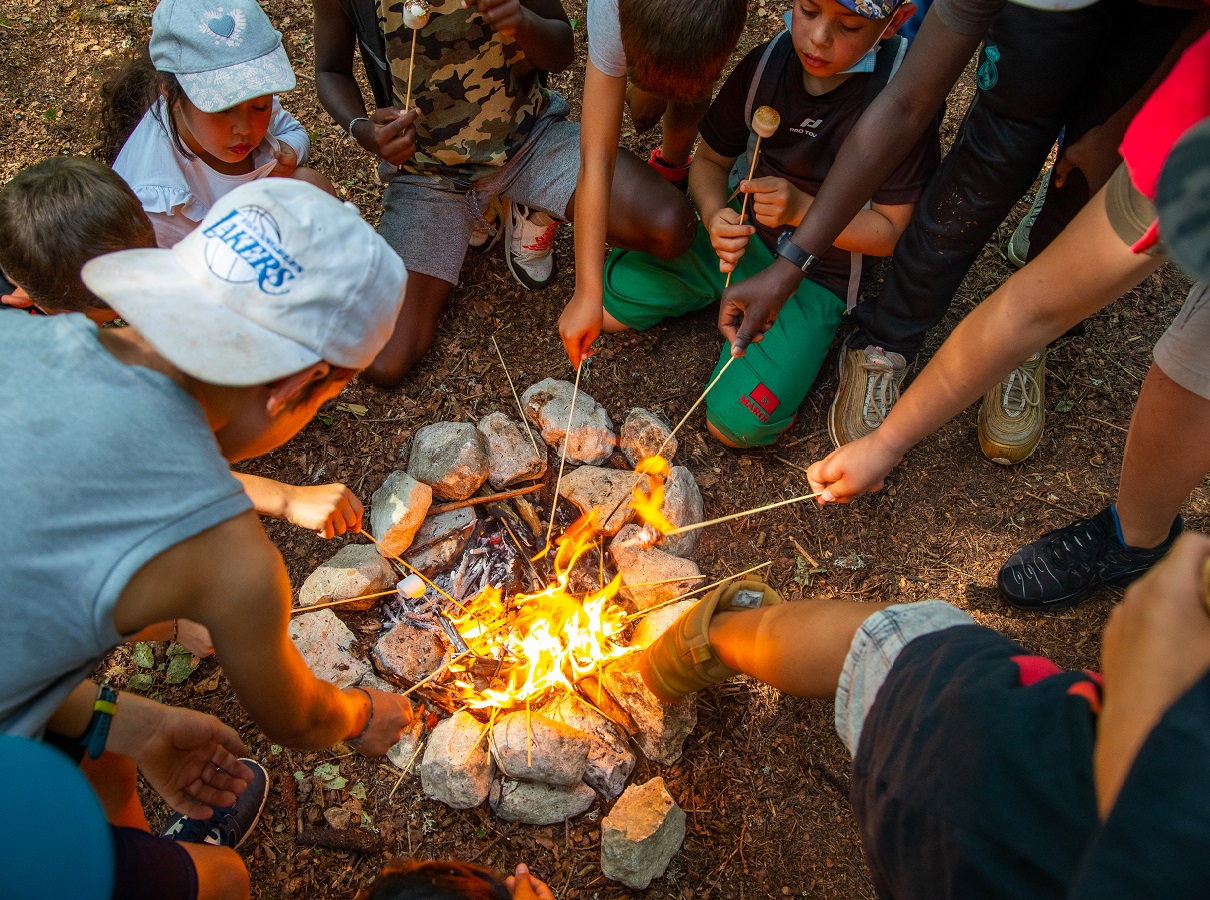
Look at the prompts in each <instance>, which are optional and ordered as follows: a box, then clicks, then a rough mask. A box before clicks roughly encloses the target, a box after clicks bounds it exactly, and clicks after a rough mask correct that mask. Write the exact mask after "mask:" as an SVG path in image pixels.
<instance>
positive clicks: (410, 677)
mask: <svg viewBox="0 0 1210 900" xmlns="http://www.w3.org/2000/svg"><path fill="white" fill-rule="evenodd" d="M445 659H446V652H445V645H444V644H443V643H441V639H440V638H439V637H437V635H436V633H435V632H432V631H425V630H424V629H423V628H417V627H416V626H415V625H411V624H409V623H408V622H400V623H399V624H398V625H396V626H395V627H394V628H392V629H391V630H390V631H388V632H387V633H386V634H384V635H383V636H382V637H380V638H379V639H378V643H377V644H375V645H374V663H375V664H376V665H377V666H378V669H379V671H380V672H382V673H383V674H384V675H386V676H387V677H389V678H399V679H401V680H403V681H406V682H408V683H410V684H415V683H416V682H417V681H420V680H422V679H424V678H427V677H428V676H429V675H432V674H433V673H434V672H436V671H437V670H438V669H440V668H441V667H442V665H444V664H445Z"/></svg>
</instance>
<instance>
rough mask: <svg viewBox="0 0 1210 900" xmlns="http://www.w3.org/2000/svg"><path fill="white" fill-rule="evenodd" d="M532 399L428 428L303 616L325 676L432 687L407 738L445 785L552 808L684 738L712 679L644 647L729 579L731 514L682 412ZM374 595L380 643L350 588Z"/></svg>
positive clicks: (565, 397)
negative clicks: (689, 450)
mask: <svg viewBox="0 0 1210 900" xmlns="http://www.w3.org/2000/svg"><path fill="white" fill-rule="evenodd" d="M517 400H518V407H519V408H520V409H521V411H522V413H523V417H524V418H523V420H522V421H518V420H516V419H513V418H511V417H509V416H507V415H505V414H504V413H501V412H496V413H492V414H490V415H489V416H487V417H485V418H484V419H483V420H482V421H480V422H479V423H477V424H470V423H460V422H444V423H436V424H433V425H428V426H425V427H424V428H421V429H420V430H419V431H417V433H416V435H415V436H414V437H413V440H412V446H411V450H410V456H409V460H408V466H407V471H406V472H405V471H397V472H394V473H392V474H391V475H390V476H389V477H388V478H387V480H386V482H385V483H384V484H383V485H382V487H381V488H380V489H379V490H378V491H376V492H375V494H374V496H373V499H372V502H371V511H370V516H369V522H368V525H369V527H368V528H367V529H365V531H364V533H365V534H366V536H367V537H368V538H369V540H370V541H371V543H369V544H350V545H347V546H346V547H344V548H343V549H342V550H341V551H340V552H339V553H338V554H337V555H336V556H335V557H333V558H332V559H331V560H329V561H328V562H327V563H325V564H324V565H323V566H321V567H320V568H319V569H317V570H316V571H315V572H314V573H313V574H312V576H311V577H310V578H308V580H307V583H306V584H304V585H303V587H302V590H301V591H300V595H299V602H300V608H299V609H297V610H295V612H296V613H299V615H297V616H295V617H294V619H293V620H292V623H291V636H292V637H293V638H294V641H295V644H296V645H297V646H298V647H299V650H300V652H301V653H302V654H303V657H304V659H306V660H307V662H308V664H309V665H310V666H311V668H312V669H313V670H314V671H316V673H317V674H319V675H320V676H321V677H324V678H326V679H328V680H330V681H334V682H335V683H337V684H339V685H341V686H346V685H352V684H362V685H368V686H372V687H376V688H379V689H380V690H390V691H395V692H399V693H403V694H408V695H411V697H412V699H413V701H415V702H419V703H420V704H422V705H424V706H427V707H428V709H429V711H430V715H429V716H427V717H423V716H422V717H418V721H417V724H416V726H415V728H414V730H413V731H412V732H411V733H409V734H405V735H404V737H403V739H402V740H401V741H400V742H399V744H398V745H396V747H394V748H392V751H391V753H390V754H389V758H390V759H391V761H392V762H393V763H394V764H395V765H397V766H398V767H399V768H400V769H402V770H403V771H404V772H405V773H406V772H410V771H413V770H414V769H417V768H418V769H419V773H420V776H421V785H422V788H423V790H424V792H425V794H427V795H428V796H429V797H431V798H433V799H435V800H439V801H441V802H443V803H445V804H447V805H449V806H451V807H454V808H470V807H474V806H478V805H480V804H482V803H483V802H484V801H485V800H487V801H488V802H490V805H491V808H492V810H493V811H494V812H495V814H496V815H497V816H500V817H501V818H504V819H508V820H511V821H519V822H525V823H529V824H542V825H545V824H551V823H555V822H559V821H564V820H566V819H570V818H574V817H576V816H578V815H581V814H583V813H585V812H587V811H588V810H589V809H590V808H591V807H592V806H593V805H594V804H595V803H597V802H598V801H599V800H600V799H603V800H604V801H606V802H612V801H615V800H617V799H618V798H619V797H620V796H621V795H622V794H623V792H624V791H626V790H627V783H628V781H629V779H630V776H631V774H632V772H633V771H634V769H635V767H636V765H637V762H638V756H637V753H636V751H637V752H638V753H641V754H642V755H643V756H645V757H646V758H647V759H648V760H649V761H650V762H651V763H653V764H655V765H671V764H672V763H674V762H676V761H677V760H678V759H679V758H680V755H681V750H682V747H683V744H684V741H685V740H686V738H687V737H688V736H689V734H690V733H691V732H692V730H693V728H694V727H695V726H696V723H697V712H696V699H695V698H694V697H688V698H685V699H684V700H681V701H678V702H677V703H674V704H671V705H669V704H665V703H663V702H661V701H660V700H659V699H658V698H656V697H655V696H654V695H653V694H651V692H650V691H649V690H648V689H647V688H646V686H645V684H644V683H643V681H642V678H641V676H640V674H639V670H638V666H637V660H638V653H637V651H639V650H641V649H643V648H644V647H646V646H649V645H650V643H651V642H652V641H653V640H655V638H656V637H658V635H659V634H660V633H662V632H663V630H665V629H666V628H668V627H669V626H670V625H671V623H672V622H673V621H675V619H676V618H677V617H678V616H679V615H680V614H681V613H682V612H683V611H684V609H685V608H686V607H687V606H688V605H690V604H691V603H693V602H695V598H696V596H697V595H699V594H701V593H702V592H704V591H707V590H709V589H710V588H712V587H714V586H715V585H716V584H718V583H721V582H719V581H714V582H709V583H707V581H708V580H707V578H706V577H705V576H704V575H703V574H702V573H701V571H700V570H699V569H698V567H697V565H696V563H694V562H693V560H692V558H691V557H692V556H693V553H694V551H695V548H696V539H697V535H698V531H697V530H698V529H700V528H701V527H702V526H704V525H709V524H712V522H714V521H721V520H710V521H703V519H704V515H703V513H704V510H703V504H702V498H701V493H700V491H699V490H698V488H697V484H696V481H695V480H694V478H693V475H692V473H691V472H690V471H689V470H688V469H687V468H685V467H684V466H674V465H673V464H672V460H674V459H675V454H676V450H677V445H676V440H675V437H674V435H675V431H676V429H671V428H669V427H668V425H667V424H665V423H663V422H662V421H660V420H659V419H658V417H656V416H654V415H653V414H651V413H649V412H647V411H645V410H641V409H637V410H632V411H631V413H630V415H629V416H628V417H627V420H626V422H625V424H624V425H623V426H622V428H621V430H620V431H621V433H620V435H619V434H618V432H617V431H615V427H614V425H613V423H612V421H611V420H610V418H609V416H608V415H607V414H606V412H605V410H604V409H603V408H602V407H601V406H600V405H599V404H598V403H597V402H596V401H595V400H593V399H592V398H591V397H588V396H587V395H584V394H581V393H579V392H578V383H577V384H575V385H573V384H569V383H567V382H559V381H555V380H554V379H546V380H545V381H542V382H539V383H538V384H536V385H533V386H532V387H530V388H529V390H527V391H526V392H525V394H524V395H523V396H522V397H520V398H517ZM699 402H700V400H699ZM695 406H696V404H695ZM687 417H688V414H686V418H687ZM684 421H685V419H682V420H681V424H683V423H684ZM531 424H532V425H533V426H534V430H531V428H530V425H531ZM678 427H679V425H678ZM535 431H536V433H537V435H535ZM538 435H540V438H541V440H539V438H538ZM552 451H553V452H554V453H557V454H558V459H559V464H558V477H557V478H556V479H554V484H553V485H552V484H551V483H550V479H549V478H548V477H546V476H547V473H548V470H553V468H554V467H553V465H552V464H551V461H550V459H549V458H548V454H549V453H550V452H552ZM564 463H566V464H567V467H566V468H565V466H564ZM434 498H436V499H438V500H441V501H449V502H441V503H437V504H436V505H434V503H433V501H434ZM801 499H803V498H793V499H792V500H790V501H781V503H785V502H797V501H798V500H801ZM777 505H780V503H779V504H777ZM738 515H742V513H741V514H738ZM726 518H730V517H724V520H725V519H726ZM552 545H553V546H552ZM766 565H767V564H766ZM761 567H763V566H758V567H754V568H761ZM750 571H753V570H751V569H750V570H748V572H750ZM748 572H739V573H735V574H734V575H731V576H729V578H736V577H740V576H742V575H746V574H748ZM722 580H723V581H725V580H727V579H722ZM371 607H374V608H375V609H376V612H377V614H376V616H375V617H374V618H375V619H376V621H372V622H371V623H370V624H368V625H367V624H364V623H362V624H358V625H357V627H358V630H359V631H361V632H362V633H363V634H366V633H373V634H377V635H378V636H377V637H376V638H375V639H374V645H373V648H372V652H370V653H369V654H366V653H364V652H362V651H359V650H358V649H357V646H356V644H357V641H356V638H355V636H354V634H353V632H352V631H351V630H350V629H349V628H348V626H347V625H346V624H345V622H344V621H342V620H341V619H339V618H337V616H336V615H335V614H334V612H333V608H336V609H339V610H340V611H341V612H342V613H343V612H346V611H351V610H360V609H365V610H369V609H370V608H371ZM434 714H435V715H434ZM426 721H427V725H428V727H429V729H431V730H426V728H425V724H426ZM434 724H435V727H434ZM654 781H658V779H655V780H654ZM654 781H653V782H648V784H647V785H644V786H643V790H648V789H650V790H655V788H654V787H652V785H653V783H654ZM634 789H635V790H638V786H635V787H634ZM659 791H663V787H662V783H661V784H660V785H659ZM623 800H624V798H623ZM661 802H662V801H661ZM640 805H643V804H640ZM668 805H669V806H670V807H671V808H674V807H675V804H673V803H672V802H671V799H670V798H669V800H668ZM619 808H622V806H621V802H620V803H619ZM644 808H647V806H644ZM677 812H679V810H677ZM674 831H675V829H674ZM676 843H677V844H678V845H679V838H678V839H677V840H676ZM662 852H663V851H661V853H662ZM670 852H672V851H670ZM665 862H666V860H665ZM603 865H604V863H603ZM628 883H629V882H628Z"/></svg>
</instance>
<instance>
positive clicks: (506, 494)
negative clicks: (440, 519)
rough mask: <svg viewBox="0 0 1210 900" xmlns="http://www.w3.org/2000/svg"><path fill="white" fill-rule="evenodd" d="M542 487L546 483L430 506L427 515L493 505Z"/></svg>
mask: <svg viewBox="0 0 1210 900" xmlns="http://www.w3.org/2000/svg"><path fill="white" fill-rule="evenodd" d="M544 487H546V482H541V483H540V484H531V485H530V486H529V487H523V488H518V489H517V490H515V491H501V492H500V493H498V494H487V495H486V496H483V497H468V498H467V499H465V500H458V501H456V502H454V503H441V504H438V505H437V506H430V507H429V511H428V515H430V516H435V515H437V514H438V513H444V512H451V511H453V510H455V509H463V508H464V507H467V506H478V505H479V504H480V503H495V502H496V501H497V500H508V499H509V498H511V497H520V496H521V495H522V494H532V493H533V492H534V491H539V490H541V489H542V488H544Z"/></svg>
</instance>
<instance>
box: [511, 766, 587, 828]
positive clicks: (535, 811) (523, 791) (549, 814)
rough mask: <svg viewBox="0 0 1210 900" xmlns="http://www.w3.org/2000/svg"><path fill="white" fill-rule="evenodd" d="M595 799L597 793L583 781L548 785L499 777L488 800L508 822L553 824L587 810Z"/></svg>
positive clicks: (572, 817)
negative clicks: (568, 784)
mask: <svg viewBox="0 0 1210 900" xmlns="http://www.w3.org/2000/svg"><path fill="white" fill-rule="evenodd" d="M596 799H597V792H596V791H594V790H593V789H592V788H590V787H589V786H588V785H586V784H584V783H583V782H579V783H578V784H574V785H572V786H571V787H551V786H550V785H548V784H538V783H536V782H532V781H513V780H512V779H511V778H501V779H499V780H498V781H496V783H495V784H493V785H492V793H491V798H490V802H491V805H492V811H493V812H495V814H496V815H497V816H499V817H500V818H501V819H504V820H505V821H507V822H523V823H525V824H526V825H553V824H554V823H556V822H562V821H563V820H564V819H574V818H575V817H576V816H578V815H580V814H581V813H584V812H586V811H587V810H588V807H590V806H592V804H593V801H594V800H596Z"/></svg>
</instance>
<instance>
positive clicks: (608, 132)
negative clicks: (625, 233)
mask: <svg viewBox="0 0 1210 900" xmlns="http://www.w3.org/2000/svg"><path fill="white" fill-rule="evenodd" d="M625 105H626V76H625V75H619V76H612V75H606V74H605V73H604V72H602V71H601V70H600V69H598V68H597V67H596V66H595V65H593V63H592V60H589V61H588V71H587V73H586V74H585V77H584V102H583V106H584V109H587V110H590V111H591V115H587V116H585V117H584V121H583V122H581V123H580V172H579V175H578V177H577V179H576V193H575V200H574V206H575V209H574V211H573V218H574V221H575V226H576V227H575V244H576V291H575V294H573V295H572V298H571V300H570V301H568V304H567V307H566V308H565V309H564V310H563V315H562V316H560V317H559V335H560V336H561V337H562V338H563V347H564V348H565V349H566V350H567V355H568V357H569V358H570V359H571V362H572V365H574V366H579V365H580V362H581V360H583V359H584V358H585V357H587V356H591V355H592V342H593V341H595V340H596V338H597V335H599V334H600V333H601V317H602V312H601V304H602V301H603V298H604V290H605V289H604V272H605V237H606V233H607V231H608V228H609V197H610V194H611V193H612V191H613V167H614V164H615V163H616V162H617V157H618V138H619V137H620V136H621V134H622V110H623V108H624V107H625Z"/></svg>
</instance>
